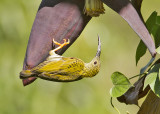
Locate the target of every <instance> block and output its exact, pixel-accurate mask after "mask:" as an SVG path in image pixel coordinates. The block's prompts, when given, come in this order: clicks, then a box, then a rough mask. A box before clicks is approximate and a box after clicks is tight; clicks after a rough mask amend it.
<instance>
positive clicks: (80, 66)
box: [20, 36, 101, 82]
mask: <svg viewBox="0 0 160 114" xmlns="http://www.w3.org/2000/svg"><path fill="white" fill-rule="evenodd" d="M63 40H64V43H62V44H60V43H58V42H56V41H55V40H54V38H53V43H55V44H56V45H59V46H58V47H57V48H55V49H53V50H51V51H50V52H49V56H48V58H47V59H46V60H45V61H44V62H42V63H40V64H39V65H37V66H35V67H33V68H32V69H30V70H22V71H21V72H20V78H21V79H26V78H29V77H37V78H41V79H44V80H48V81H56V82H72V81H77V80H80V79H82V78H86V77H93V76H95V75H96V74H97V73H98V72H99V70H100V54H101V42H100V37H99V36H98V49H97V53H96V56H95V57H94V58H93V59H92V60H91V62H89V63H85V62H84V61H83V60H81V59H79V58H76V57H63V56H61V55H58V54H56V51H58V50H59V49H61V48H62V47H64V46H65V45H67V44H69V43H70V41H69V39H68V41H67V40H66V39H63Z"/></svg>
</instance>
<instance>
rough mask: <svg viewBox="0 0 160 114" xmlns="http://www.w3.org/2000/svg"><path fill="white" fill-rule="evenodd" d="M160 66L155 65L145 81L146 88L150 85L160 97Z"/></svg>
mask: <svg viewBox="0 0 160 114" xmlns="http://www.w3.org/2000/svg"><path fill="white" fill-rule="evenodd" d="M159 71H160V64H155V65H154V66H153V67H152V68H151V69H150V70H149V73H148V75H147V77H146V79H145V81H144V88H145V87H146V86H147V85H149V86H150V88H151V89H152V90H153V92H154V93H155V94H156V95H157V96H158V97H160V80H159V74H160V72H159Z"/></svg>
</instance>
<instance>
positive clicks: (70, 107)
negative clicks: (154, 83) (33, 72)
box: [0, 0, 160, 114]
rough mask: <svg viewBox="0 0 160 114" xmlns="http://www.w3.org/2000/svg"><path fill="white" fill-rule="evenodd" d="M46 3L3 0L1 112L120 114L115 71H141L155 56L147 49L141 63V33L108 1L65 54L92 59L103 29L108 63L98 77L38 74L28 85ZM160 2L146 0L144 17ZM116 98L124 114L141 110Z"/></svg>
mask: <svg viewBox="0 0 160 114" xmlns="http://www.w3.org/2000/svg"><path fill="white" fill-rule="evenodd" d="M40 2H41V0H0V114H116V113H117V112H116V111H115V110H114V109H113V108H112V107H111V105H110V95H109V90H110V88H111V87H112V82H111V80H110V76H111V74H112V73H113V72H114V71H120V72H122V73H124V74H125V75H126V76H128V77H131V76H133V75H136V74H138V73H139V69H140V68H141V67H143V66H144V65H145V64H146V63H147V61H148V60H149V59H150V57H151V56H150V55H149V53H147V55H146V56H145V57H143V58H142V59H141V61H140V62H139V64H138V66H136V64H135V52H136V47H137V45H138V43H139V40H140V39H139V38H138V36H137V35H136V33H135V32H134V31H133V30H132V29H131V28H130V27H129V25H128V24H127V23H126V22H125V21H124V20H123V19H122V18H121V17H120V16H119V15H118V14H117V13H115V12H114V11H112V10H111V9H110V8H108V7H107V6H105V9H106V13H105V14H104V15H101V16H100V17H99V18H93V19H92V20H91V21H90V22H89V23H88V25H87V27H86V28H85V29H84V31H83V32H82V34H81V36H80V37H79V38H78V40H76V42H75V43H74V44H73V45H72V46H71V47H70V48H69V49H68V50H67V51H66V52H65V53H64V56H68V57H71V56H73V57H78V58H81V59H82V60H84V61H86V62H89V61H90V60H91V59H92V58H93V57H94V55H95V53H96V50H97V34H99V36H100V37H101V42H102V55H101V63H102V65H101V70H100V72H99V74H98V75H97V76H95V77H94V78H87V79H83V80H80V81H77V82H72V83H57V82H49V81H45V80H41V79H38V80H36V81H35V82H34V83H32V84H31V85H29V86H26V87H23V85H22V81H21V80H20V79H19V72H20V71H21V70H22V65H23V60H24V55H25V51H26V47H27V42H28V38H29V35H30V31H31V27H32V24H33V21H34V18H35V15H36V12H37V9H38V7H39V4H40ZM159 6H160V1H159V0H154V1H151V0H144V2H143V4H142V14H143V16H144V19H145V20H146V19H147V18H148V16H149V15H150V14H151V13H152V12H153V11H157V12H160V8H159ZM91 41H92V42H91ZM133 81H134V80H133ZM142 101H143V99H142V100H140V104H141V103H142ZM113 103H114V104H115V106H116V107H117V108H118V109H119V110H120V111H121V113H122V114H124V113H126V111H128V112H130V114H135V113H136V112H137V111H138V107H137V106H134V105H131V106H126V105H125V104H122V103H119V102H117V101H116V99H114V100H113Z"/></svg>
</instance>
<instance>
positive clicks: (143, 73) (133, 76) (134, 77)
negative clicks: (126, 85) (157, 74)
mask: <svg viewBox="0 0 160 114" xmlns="http://www.w3.org/2000/svg"><path fill="white" fill-rule="evenodd" d="M145 74H147V73H142V74H138V75H135V76H132V77H130V78H129V80H131V79H133V78H136V77H138V76H141V75H145Z"/></svg>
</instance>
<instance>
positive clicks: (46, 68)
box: [31, 58, 64, 73]
mask: <svg viewBox="0 0 160 114" xmlns="http://www.w3.org/2000/svg"><path fill="white" fill-rule="evenodd" d="M63 62H64V60H63V59H62V58H61V59H59V60H54V61H44V62H42V63H40V64H39V65H38V66H36V67H34V68H33V69H31V72H34V73H42V72H57V71H58V70H59V69H60V66H61V65H62V64H63Z"/></svg>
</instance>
